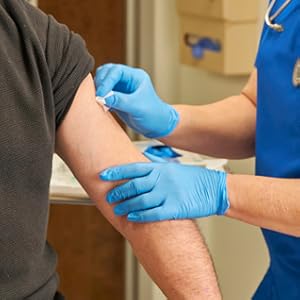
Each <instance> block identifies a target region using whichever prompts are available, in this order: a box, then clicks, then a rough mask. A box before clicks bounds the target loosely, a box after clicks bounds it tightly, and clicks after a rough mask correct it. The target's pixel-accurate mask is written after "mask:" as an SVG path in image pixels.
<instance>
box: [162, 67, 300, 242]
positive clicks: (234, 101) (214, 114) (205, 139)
mask: <svg viewBox="0 0 300 300" xmlns="http://www.w3.org/2000/svg"><path fill="white" fill-rule="evenodd" d="M256 101H257V70H254V71H253V72H252V74H251V76H250V78H249V81H248V83H247V84H246V86H245V87H244V89H243V90H242V92H241V94H240V95H237V96H233V97H229V98H227V99H224V100H222V101H219V102H216V103H213V104H209V105H204V106H187V105H177V106H175V109H176V110H177V111H178V113H179V114H180V123H179V125H178V126H177V128H176V129H175V131H174V132H173V133H172V134H171V135H169V136H168V137H166V138H163V139H162V140H161V141H162V142H163V143H165V144H167V145H169V146H173V147H177V148H181V149H185V150H190V151H193V152H198V153H202V154H207V155H210V156H215V157H224V158H228V159H243V158H249V157H251V156H253V155H254V154H255V128H256ZM195 137H196V138H195ZM227 190H228V195H229V199H230V204H231V206H230V209H229V210H228V212H227V214H226V215H227V216H228V217H231V218H234V219H238V220H241V221H243V222H246V223H250V224H253V225H257V226H260V227H263V228H267V229H271V230H274V231H278V232H282V233H285V234H289V235H292V236H295V237H300V205H299V194H300V180H299V179H280V178H279V179H278V178H268V177H259V176H250V175H249V176H247V175H232V174H229V175H228V177H227Z"/></svg>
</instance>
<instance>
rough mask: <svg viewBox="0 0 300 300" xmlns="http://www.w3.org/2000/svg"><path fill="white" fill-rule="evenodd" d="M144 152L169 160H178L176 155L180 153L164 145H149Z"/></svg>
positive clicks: (179, 155) (178, 155)
mask: <svg viewBox="0 0 300 300" xmlns="http://www.w3.org/2000/svg"><path fill="white" fill-rule="evenodd" d="M144 153H148V154H151V155H153V156H156V157H159V158H163V159H164V160H166V161H170V162H178V163H179V160H178V159H177V158H178V157H181V156H182V155H181V154H179V153H177V152H176V151H174V150H173V149H172V148H171V147H169V146H165V145H156V146H149V147H148V148H147V149H146V150H145V151H144Z"/></svg>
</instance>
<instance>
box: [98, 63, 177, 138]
mask: <svg viewBox="0 0 300 300" xmlns="http://www.w3.org/2000/svg"><path fill="white" fill-rule="evenodd" d="M95 84H96V89H97V96H100V97H104V96H105V95H107V94H108V93H109V92H110V91H114V95H113V96H111V97H108V98H106V99H105V100H106V105H107V106H108V107H110V108H111V109H112V110H113V111H115V112H116V113H117V114H118V116H119V117H120V118H121V119H122V120H123V122H125V123H126V124H127V125H128V126H129V127H130V128H132V129H133V130H135V131H136V132H138V133H140V134H142V135H144V136H146V137H148V138H160V137H164V136H167V135H169V134H170V133H171V132H172V131H173V130H174V129H175V127H176V126H177V124H178V121H179V116H178V113H177V111H176V110H175V109H174V108H173V107H172V106H171V105H169V104H167V103H165V102H163V101H162V100H161V99H160V98H159V97H158V96H157V94H156V92H155V90H154V88H153V85H152V83H151V79H150V77H149V75H148V74H147V73H146V72H145V71H143V70H141V69H135V68H131V67H128V66H124V65H116V64H107V65H104V66H102V67H100V68H98V70H97V74H96V78H95Z"/></svg>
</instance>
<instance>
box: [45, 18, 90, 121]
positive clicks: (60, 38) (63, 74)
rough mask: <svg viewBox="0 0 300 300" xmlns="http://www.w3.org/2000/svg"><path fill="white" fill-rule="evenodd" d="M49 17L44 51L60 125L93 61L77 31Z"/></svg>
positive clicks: (57, 119)
mask: <svg viewBox="0 0 300 300" xmlns="http://www.w3.org/2000/svg"><path fill="white" fill-rule="evenodd" d="M48 18H49V23H48V34H47V42H46V50H45V51H46V59H47V62H48V66H49V71H50V75H51V78H52V87H53V97H54V102H55V115H56V127H58V126H59V125H60V123H61V122H62V120H63V118H64V116H65V115H66V113H67V111H68V109H69V107H70V106H71V103H72V101H73V99H74V97H75V94H76V92H77V90H78V88H79V86H80V84H81V82H82V81H83V80H84V78H85V77H86V76H87V75H88V74H89V73H90V72H91V71H92V69H93V66H94V60H93V59H92V57H91V55H90V54H89V53H88V51H87V49H86V45H85V42H84V41H83V39H82V38H81V37H80V36H79V35H78V34H76V33H74V32H71V31H70V30H69V29H68V28H67V26H65V25H62V24H59V23H58V22H56V20H55V19H54V18H53V17H51V16H50V17H48Z"/></svg>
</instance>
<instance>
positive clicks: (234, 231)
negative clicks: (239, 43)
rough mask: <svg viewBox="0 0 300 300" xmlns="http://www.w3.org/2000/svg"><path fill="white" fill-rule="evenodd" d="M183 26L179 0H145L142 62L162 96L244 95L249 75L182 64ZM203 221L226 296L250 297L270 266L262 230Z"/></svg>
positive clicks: (240, 167) (234, 164) (238, 166)
mask: <svg viewBox="0 0 300 300" xmlns="http://www.w3.org/2000/svg"><path fill="white" fill-rule="evenodd" d="M266 3H267V1H265V2H263V1H261V7H260V8H259V11H260V15H261V18H260V19H261V21H262V19H263V18H262V17H263V14H264V11H265V6H266ZM151 18H152V19H151ZM261 23H262V22H261ZM178 25H179V20H178V16H177V11H176V1H175V0H164V1H161V0H153V1H152V2H151V1H148V0H141V19H140V27H141V39H140V44H139V46H140V51H141V52H140V65H141V66H142V67H145V68H146V69H147V70H148V71H149V72H150V73H151V75H152V78H153V81H154V83H155V86H156V89H157V90H158V93H159V94H160V96H161V97H162V98H163V99H165V100H167V101H168V102H170V103H189V104H204V103H210V102H213V101H216V100H218V99H222V98H224V97H226V96H229V95H233V94H236V93H239V92H240V90H241V88H242V87H243V86H244V84H245V83H246V81H247V77H223V76H219V75H215V74H211V73H208V72H205V71H201V70H198V69H194V68H191V67H188V66H183V65H180V63H179V49H178V48H179V36H178ZM258 30H259V29H258ZM229 165H230V168H231V170H232V171H233V172H235V173H248V174H252V173H253V169H254V160H253V159H250V160H243V161H231V162H230V163H229ZM199 224H200V226H201V228H202V231H203V233H204V235H205V237H206V239H207V243H208V246H209V249H210V251H211V253H212V256H213V259H214V262H215V266H216V270H217V273H218V277H219V281H220V285H221V288H222V292H223V295H224V300H227V299H228V300H243V299H250V297H251V295H252V294H253V292H254V291H255V289H256V287H257V285H258V284H259V281H260V280H261V278H262V276H263V274H264V272H265V270H266V268H267V265H268V255H267V251H266V248H265V245H264V241H263V239H262V236H261V233H260V231H259V230H258V229H257V228H255V227H253V226H249V225H247V224H242V223H239V222H237V221H232V220H228V219H225V218H217V217H216V218H210V219H208V220H201V221H200V222H199ZM152 290H153V293H152V296H150V295H149V294H148V298H147V299H163V296H162V295H161V294H160V293H159V292H158V290H157V289H155V288H153V287H152ZM140 295H142V292H141V294H140Z"/></svg>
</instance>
